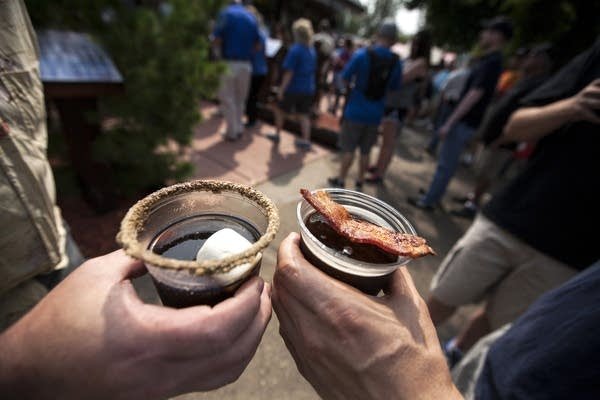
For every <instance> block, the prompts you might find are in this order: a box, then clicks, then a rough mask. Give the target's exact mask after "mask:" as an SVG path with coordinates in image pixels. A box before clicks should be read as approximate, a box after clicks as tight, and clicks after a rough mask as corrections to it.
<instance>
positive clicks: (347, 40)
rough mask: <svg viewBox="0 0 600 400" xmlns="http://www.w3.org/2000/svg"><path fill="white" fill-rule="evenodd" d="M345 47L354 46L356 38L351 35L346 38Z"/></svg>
mask: <svg viewBox="0 0 600 400" xmlns="http://www.w3.org/2000/svg"><path fill="white" fill-rule="evenodd" d="M344 47H354V40H352V38H351V37H347V38H346V39H344Z"/></svg>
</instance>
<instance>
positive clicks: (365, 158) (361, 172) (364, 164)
mask: <svg viewBox="0 0 600 400" xmlns="http://www.w3.org/2000/svg"><path fill="white" fill-rule="evenodd" d="M368 168H369V153H367V154H362V153H361V155H360V166H359V169H358V182H363V181H364V180H365V173H366V172H367V169H368Z"/></svg>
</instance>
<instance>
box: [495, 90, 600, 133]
mask: <svg viewBox="0 0 600 400" xmlns="http://www.w3.org/2000/svg"><path fill="white" fill-rule="evenodd" d="M599 111H600V79H596V80H595V81H593V82H592V83H590V84H589V85H587V86H586V87H585V88H584V89H583V90H582V91H580V92H579V93H577V94H576V95H575V96H572V97H569V98H567V99H564V100H559V101H556V102H554V103H550V104H548V105H545V106H541V107H527V108H522V109H520V110H518V111H516V112H515V113H514V114H513V115H512V116H511V117H510V120H509V121H508V123H507V124H506V127H505V128H504V132H503V134H502V141H503V142H510V141H531V140H538V139H541V138H542V137H544V136H546V135H548V134H550V133H552V132H555V131H556V130H557V129H559V128H560V127H562V126H563V125H565V124H568V123H570V122H577V121H587V122H591V123H594V124H600V112H599Z"/></svg>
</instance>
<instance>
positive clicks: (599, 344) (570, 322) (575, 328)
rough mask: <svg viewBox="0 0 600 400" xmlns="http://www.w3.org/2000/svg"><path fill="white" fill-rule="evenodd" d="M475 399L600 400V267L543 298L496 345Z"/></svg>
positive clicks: (485, 365)
mask: <svg viewBox="0 0 600 400" xmlns="http://www.w3.org/2000/svg"><path fill="white" fill-rule="evenodd" d="M540 269H542V267H540ZM475 398H476V399H478V400H491V399H498V400H504V399H511V400H519V399H577V400H586V399H600V261H598V262H596V263H595V264H594V265H593V266H591V267H589V268H588V269H587V270H586V271H584V272H581V273H579V274H578V275H577V276H575V277H574V278H573V279H571V280H570V281H568V282H567V283H565V284H563V285H562V286H560V287H559V288H557V289H554V290H552V291H550V292H548V293H546V294H545V295H543V296H542V297H540V298H539V299H538V300H537V301H536V302H535V303H533V304H532V305H531V306H530V307H529V309H528V310H527V312H526V313H525V314H523V315H522V316H521V317H520V318H519V319H518V320H517V321H516V322H515V323H514V324H513V326H512V327H511V328H510V329H509V330H508V331H507V332H506V333H505V334H504V335H502V336H501V337H500V338H499V339H498V340H497V341H496V343H494V344H493V345H492V347H491V348H490V351H489V353H488V355H487V357H486V360H485V364H484V368H483V371H482V373H481V375H480V377H479V379H478V381H477V386H476V389H475Z"/></svg>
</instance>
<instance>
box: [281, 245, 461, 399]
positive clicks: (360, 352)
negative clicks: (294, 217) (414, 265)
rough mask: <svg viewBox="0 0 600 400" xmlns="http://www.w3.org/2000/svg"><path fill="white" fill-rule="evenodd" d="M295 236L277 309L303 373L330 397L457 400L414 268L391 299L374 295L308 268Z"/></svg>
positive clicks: (400, 274)
mask: <svg viewBox="0 0 600 400" xmlns="http://www.w3.org/2000/svg"><path fill="white" fill-rule="evenodd" d="M298 243H299V236H298V235H297V234H292V235H290V236H288V237H287V238H286V239H285V240H284V241H283V242H282V244H281V246H280V248H279V254H278V259H277V269H276V271H275V276H274V279H273V306H274V309H275V313H276V314H277V317H278V318H279V322H280V333H281V336H282V337H283V339H284V341H285V344H286V346H287V348H288V349H289V351H290V353H291V354H292V356H293V357H294V360H295V361H296V365H297V366H298V370H299V371H300V373H301V374H302V375H303V376H304V377H305V378H306V379H307V380H308V381H309V382H310V383H311V385H312V386H313V387H314V388H315V390H316V391H317V392H318V394H319V395H320V396H321V397H323V398H324V399H344V400H348V399H360V400H369V399H417V398H418V399H445V400H448V399H455V398H460V394H459V393H458V391H457V390H456V388H455V387H454V385H453V384H452V381H451V378H450V373H449V371H448V367H447V366H446V361H445V358H444V356H443V354H442V351H441V349H440V345H439V341H438V338H437V336H436V333H435V329H434V327H433V324H432V322H431V319H430V318H429V313H428V311H427V306H426V305H425V302H424V301H423V299H422V298H421V297H420V296H419V294H418V293H417V290H416V288H415V286H414V284H413V282H412V279H411V277H410V275H409V274H408V272H407V271H406V269H404V268H400V269H398V271H396V273H395V274H394V276H393V282H392V284H391V287H390V289H389V292H388V293H387V295H386V296H385V297H381V298H377V297H372V296H367V295H365V294H363V293H361V292H359V291H358V290H356V289H354V288H352V287H350V286H347V285H345V284H343V283H341V282H339V281H336V280H334V279H332V278H330V277H328V276H327V275H325V274H324V273H322V272H321V271H319V270H318V269H316V268H315V267H314V266H313V265H311V264H310V263H308V261H306V260H305V259H304V257H303V256H302V253H301V252H300V249H299V247H298Z"/></svg>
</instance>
